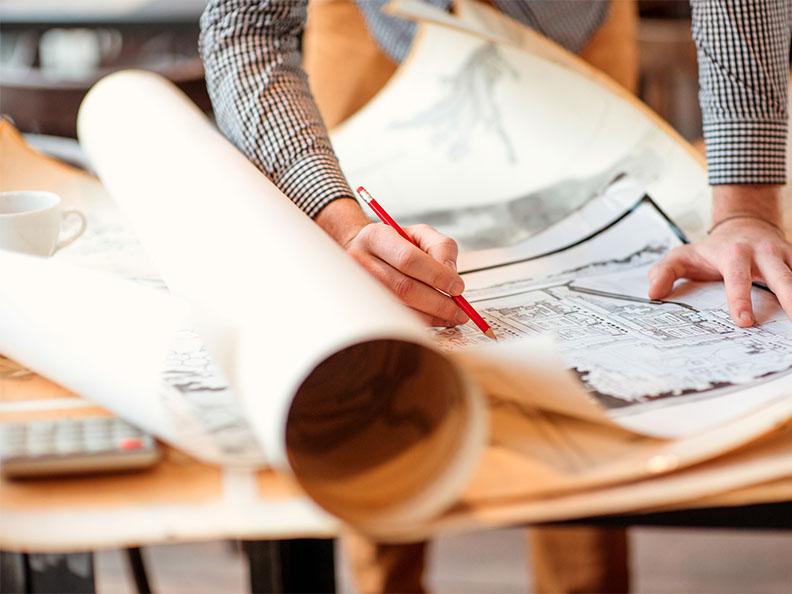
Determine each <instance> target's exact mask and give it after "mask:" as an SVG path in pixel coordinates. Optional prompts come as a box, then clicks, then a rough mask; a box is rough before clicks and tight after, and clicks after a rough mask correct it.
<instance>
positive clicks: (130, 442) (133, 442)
mask: <svg viewBox="0 0 792 594" xmlns="http://www.w3.org/2000/svg"><path fill="white" fill-rule="evenodd" d="M118 447H119V448H120V449H122V450H139V449H141V448H142V447H143V440H142V439H140V438H139V437H125V438H123V439H121V440H119V442H118Z"/></svg>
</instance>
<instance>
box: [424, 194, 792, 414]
mask: <svg viewBox="0 0 792 594" xmlns="http://www.w3.org/2000/svg"><path fill="white" fill-rule="evenodd" d="M680 243H681V240H680V239H679V238H678V237H677V231H676V230H675V229H674V228H673V227H672V226H671V225H670V224H669V223H668V221H667V220H666V219H665V218H664V217H663V216H662V214H661V213H660V212H659V211H658V210H657V209H656V207H654V205H653V204H652V203H651V201H649V200H646V199H644V200H643V201H642V202H641V203H640V205H639V206H638V207H637V208H636V209H635V210H634V212H632V213H630V214H629V215H628V216H626V217H624V218H623V219H622V220H621V221H620V222H619V223H618V224H616V225H613V226H612V227H609V228H607V229H605V230H603V231H602V232H601V233H598V234H597V235H595V236H594V237H592V238H590V239H589V240H588V241H584V242H582V243H578V244H575V245H574V246H573V247H570V248H569V249H567V250H561V251H560V252H559V253H555V254H551V255H548V256H545V257H538V258H532V259H529V260H528V261H525V262H516V263H506V264H498V263H493V265H492V266H491V268H490V269H489V270H483V271H480V272H477V273H475V274H473V275H468V278H466V282H467V284H468V289H467V290H466V293H465V294H466V295H468V296H469V297H468V298H469V300H470V301H471V303H472V304H473V305H474V307H476V308H477V310H478V311H479V313H480V314H481V315H482V316H483V317H484V318H485V319H486V320H487V321H488V322H489V323H490V324H491V326H492V328H493V330H494V331H495V333H496V335H497V336H498V337H499V338H500V339H501V340H513V339H518V338H520V337H523V336H532V335H538V334H548V333H549V334H552V335H553V336H554V337H555V339H556V341H557V344H558V348H559V351H560V353H561V356H562V358H563V360H564V362H565V363H566V365H567V366H568V368H569V369H570V370H572V371H573V372H574V373H575V374H576V375H577V376H578V377H579V379H580V380H581V381H582V382H583V384H584V385H585V387H586V388H587V390H588V391H589V393H590V394H591V395H592V396H594V397H595V398H596V400H597V401H599V403H600V404H602V405H603V406H604V407H605V408H606V409H608V410H609V411H610V412H611V415H612V416H618V415H623V414H630V413H631V412H633V411H636V410H646V409H648V408H658V407H666V406H672V405H675V404H679V403H683V402H689V401H692V400H696V399H707V398H712V397H716V396H719V395H723V394H727V393H731V392H735V391H739V390H742V389H745V388H750V387H755V386H758V385H760V384H764V383H767V382H772V381H776V380H784V378H787V377H789V378H790V379H792V324H791V323H790V322H789V320H788V319H787V317H786V316H785V315H784V314H783V311H781V310H780V307H779V306H778V303H777V301H776V299H775V297H774V296H773V295H772V293H770V292H769V291H767V290H765V289H762V288H756V289H755V290H754V291H753V296H752V298H753V303H754V311H755V313H756V316H757V320H758V323H757V324H756V326H754V327H752V328H747V329H743V328H739V327H737V326H736V325H735V324H734V323H733V322H732V320H731V318H730V316H729V313H728V309H727V306H726V297H725V292H724V290H723V286H722V284H721V283H698V282H683V283H680V284H679V285H678V287H677V289H676V291H675V292H674V293H673V294H672V295H671V296H670V297H669V298H668V299H664V300H653V299H649V298H648V297H647V294H646V293H647V286H648V285H647V280H646V277H647V272H648V269H649V267H650V266H651V265H652V264H654V263H655V262H657V261H659V260H660V259H661V258H662V257H663V256H664V255H665V253H666V252H667V251H668V249H670V248H672V247H673V246H675V245H679V244H680ZM471 281H472V282H471ZM437 338H438V340H439V341H440V344H441V346H442V347H443V348H445V349H448V350H454V349H457V348H464V347H466V346H469V345H471V344H474V343H482V344H483V343H484V342H486V338H482V336H481V334H480V333H479V332H477V330H476V328H475V327H473V326H471V325H469V324H468V325H466V326H463V327H461V328H451V329H442V330H438V331H437Z"/></svg>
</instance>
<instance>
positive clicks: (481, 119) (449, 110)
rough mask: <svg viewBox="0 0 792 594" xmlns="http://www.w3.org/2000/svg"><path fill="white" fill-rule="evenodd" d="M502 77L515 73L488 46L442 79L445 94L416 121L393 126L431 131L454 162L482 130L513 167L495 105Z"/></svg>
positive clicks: (511, 151)
mask: <svg viewBox="0 0 792 594" xmlns="http://www.w3.org/2000/svg"><path fill="white" fill-rule="evenodd" d="M503 76H511V77H512V78H517V71H516V70H515V69H514V68H512V67H511V65H510V64H509V63H508V62H507V61H506V59H505V58H504V57H503V56H501V55H500V54H499V53H498V48H497V47H496V46H495V45H494V44H492V43H487V44H485V45H483V46H481V47H480V48H478V49H477V50H475V51H474V52H473V53H472V54H471V56H470V57H469V58H468V59H467V60H466V61H465V62H464V64H463V65H462V67H461V68H460V69H459V71H458V72H456V73H455V74H453V75H452V76H450V77H447V78H443V79H441V81H440V82H441V84H443V85H444V86H446V87H447V91H446V93H445V94H444V95H443V96H442V98H441V99H440V100H438V101H437V102H436V103H435V104H434V105H431V106H429V107H428V108H427V109H426V110H424V111H423V112H421V113H419V114H418V115H416V116H415V117H413V118H411V119H409V120H406V121H401V122H395V123H394V124H392V126H393V127H394V128H413V127H428V128H430V129H431V130H432V138H433V142H434V143H435V144H437V145H438V146H445V147H447V149H446V150H447V152H448V156H449V158H451V159H454V160H456V159H460V158H461V157H464V156H465V155H466V154H467V153H468V151H469V150H470V146H471V144H472V143H473V140H474V135H475V134H476V133H477V132H478V131H480V130H483V131H484V132H485V133H489V134H494V135H495V136H496V137H497V138H498V140H499V141H500V143H501V145H502V146H503V150H504V153H505V156H506V158H507V159H508V160H509V161H510V162H512V163H516V162H517V154H516V152H515V150H514V146H513V145H512V143H511V141H510V140H509V136H508V134H506V130H505V129H504V127H503V118H502V114H501V110H500V108H499V107H498V104H497V102H496V101H495V94H494V89H495V85H496V84H497V83H498V81H499V80H500V79H501V78H502V77H503Z"/></svg>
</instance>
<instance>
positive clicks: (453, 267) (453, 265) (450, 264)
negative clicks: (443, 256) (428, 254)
mask: <svg viewBox="0 0 792 594" xmlns="http://www.w3.org/2000/svg"><path fill="white" fill-rule="evenodd" d="M445 265H446V266H448V267H449V268H450V269H451V270H453V271H454V272H456V271H457V267H456V262H454V261H453V260H446V261H445Z"/></svg>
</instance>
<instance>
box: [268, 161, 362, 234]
mask: <svg viewBox="0 0 792 594" xmlns="http://www.w3.org/2000/svg"><path fill="white" fill-rule="evenodd" d="M276 185H277V186H278V187H279V188H280V189H281V191H282V192H283V193H284V194H286V196H288V197H289V199H290V200H291V201H292V202H294V203H295V204H296V205H297V206H299V207H300V209H301V210H302V211H303V212H305V214H307V215H308V216H309V217H311V218H314V217H315V216H316V215H318V214H319V212H320V211H321V210H322V209H323V208H324V207H325V206H327V205H328V204H330V203H331V202H332V201H333V200H337V199H339V198H352V199H353V200H354V199H355V195H354V194H353V193H352V189H351V188H350V187H349V184H348V183H347V181H346V179H345V178H344V174H343V173H341V169H340V168H339V167H338V160H337V159H336V158H335V157H334V156H333V155H327V154H314V155H308V156H306V157H303V158H302V159H300V160H299V161H297V162H296V163H295V164H294V165H292V166H291V167H290V168H289V169H288V170H287V171H286V172H285V173H284V174H283V175H282V176H281V177H280V179H279V180H276Z"/></svg>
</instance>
